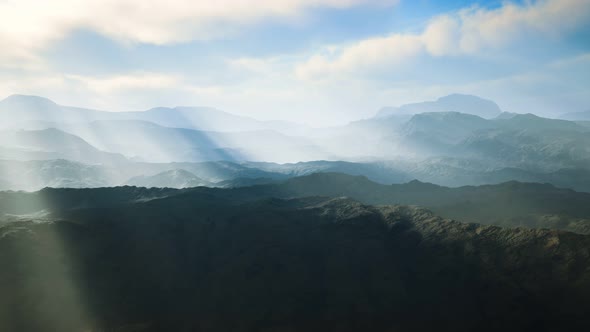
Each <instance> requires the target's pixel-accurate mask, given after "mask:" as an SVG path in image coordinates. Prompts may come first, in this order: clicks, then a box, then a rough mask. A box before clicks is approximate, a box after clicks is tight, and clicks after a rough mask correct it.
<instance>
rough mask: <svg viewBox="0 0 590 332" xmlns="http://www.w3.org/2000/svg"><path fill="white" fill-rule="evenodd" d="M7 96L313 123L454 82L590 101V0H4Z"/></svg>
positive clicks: (459, 88) (1, 81)
mask: <svg viewBox="0 0 590 332" xmlns="http://www.w3.org/2000/svg"><path fill="white" fill-rule="evenodd" d="M0 49H1V51H0V98H2V97H6V96H9V95H11V94H32V95H39V96H44V97H47V98H50V99H52V100H54V101H55V102H57V103H59V104H63V105H72V106H80V107H88V108H95V109H101V110H108V111H141V110H145V109H149V108H152V107H156V106H168V107H173V106H209V107H215V108H218V109H222V110H225V111H228V112H231V113H235V114H239V115H245V116H251V117H255V118H258V119H263V120H271V119H278V120H290V121H296V122H300V123H306V124H309V125H314V126H321V125H334V124H341V123H346V122H348V121H352V120H356V119H361V118H368V117H371V116H373V115H374V114H375V113H376V112H377V111H378V109H379V108H381V107H384V106H398V105H402V104H405V103H410V102H419V101H425V100H434V99H436V98H438V97H440V96H444V95H447V94H450V93H466V94H474V95H478V96H481V97H484V98H488V99H492V100H494V101H496V102H497V103H498V104H499V105H500V107H501V108H502V109H503V110H504V111H509V112H518V113H536V114H540V115H545V116H555V115H558V114H561V113H566V112H575V111H585V110H590V0H522V1H495V0H490V1H466V0H449V1H439V0H215V1H209V0H166V1H156V0H51V1H49V0H48V1H35V0H0Z"/></svg>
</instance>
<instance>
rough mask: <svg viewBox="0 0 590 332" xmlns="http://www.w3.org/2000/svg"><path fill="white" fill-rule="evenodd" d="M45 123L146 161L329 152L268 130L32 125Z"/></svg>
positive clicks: (287, 157) (127, 123)
mask: <svg viewBox="0 0 590 332" xmlns="http://www.w3.org/2000/svg"><path fill="white" fill-rule="evenodd" d="M43 125H46V126H50V127H53V126H55V127H57V128H59V129H60V130H63V131H66V132H68V133H71V134H74V135H77V136H79V137H81V138H83V139H84V140H86V141H88V142H89V143H90V144H92V145H94V146H96V147H98V148H99V149H102V150H104V151H109V152H113V153H120V154H123V155H125V156H127V157H129V158H132V159H133V160H136V161H145V162H203V161H219V160H227V161H240V160H265V161H276V162H288V161H299V160H314V159H322V158H323V157H326V155H327V154H326V153H325V152H324V151H323V150H321V149H319V148H318V147H317V146H315V145H314V142H313V141H311V140H309V139H307V138H303V137H296V136H288V135H284V134H280V133H278V132H276V131H272V130H258V131H241V132H227V131H224V132H215V131H202V130H194V129H186V128H170V127H165V126H161V125H158V124H156V123H153V122H149V121H140V120H117V121H113V120H109V121H92V122H88V123H77V124H54V123H46V124H42V123H37V124H36V126H37V127H42V126H43Z"/></svg>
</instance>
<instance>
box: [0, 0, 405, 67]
mask: <svg viewBox="0 0 590 332" xmlns="http://www.w3.org/2000/svg"><path fill="white" fill-rule="evenodd" d="M395 2H397V0H214V1H209V0H52V1H38V0H2V1H0V47H1V48H2V52H1V53H0V60H2V63H4V64H6V63H11V64H13V65H15V66H16V65H18V64H26V63H28V62H31V61H35V62H39V61H41V59H39V58H37V54H38V52H39V50H41V49H43V48H44V47H46V46H47V45H48V44H50V43H51V42H53V41H56V40H59V39H61V38H63V37H64V36H66V35H67V34H68V33H70V32H71V31H73V30H76V29H90V30H93V31H95V32H98V33H100V34H103V35H105V36H108V37H110V38H113V39H116V40H119V41H122V42H131V43H149V44H158V45H161V44H170V43H178V42H185V41H190V40H195V39H211V38H216V37H219V36H221V35H224V34H225V33H228V32H232V31H236V30H238V29H239V28H240V27H242V26H244V25H248V24H253V23H258V22H260V21H262V20H265V19H273V18H278V19H295V18H297V17H300V16H301V15H303V14H304V13H305V12H306V11H307V10H310V9H313V8H316V7H330V8H347V7H351V6H355V5H361V4H371V5H390V4H394V3H395Z"/></svg>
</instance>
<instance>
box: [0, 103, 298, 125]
mask: <svg viewBox="0 0 590 332" xmlns="http://www.w3.org/2000/svg"><path fill="white" fill-rule="evenodd" d="M107 120H110V121H114V120H139V121H149V122H153V123H156V124H159V125H162V126H166V127H175V128H188V129H197V130H208V131H253V130H273V129H276V130H280V131H281V132H288V133H292V134H302V133H305V132H306V130H308V128H307V127H305V126H303V125H300V124H296V123H290V122H286V121H259V120H255V119H252V118H248V117H243V116H238V115H234V114H231V113H227V112H224V111H220V110H217V109H214V108H209V107H174V108H167V107H157V108H153V109H150V110H147V111H138V112H105V111H97V110H91V109H84V108H77V107H69V106H62V105H58V104H56V103H54V102H53V101H51V100H49V99H47V98H43V97H37V96H25V95H12V96H9V97H8V98H6V99H4V100H2V101H0V128H2V127H4V128H6V127H9V126H11V127H12V128H14V126H25V127H26V126H30V125H32V124H34V123H43V122H45V123H54V124H72V123H84V122H92V121H107Z"/></svg>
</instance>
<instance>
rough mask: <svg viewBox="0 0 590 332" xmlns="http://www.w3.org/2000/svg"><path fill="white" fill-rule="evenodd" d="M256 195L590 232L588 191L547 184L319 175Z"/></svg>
mask: <svg viewBox="0 0 590 332" xmlns="http://www.w3.org/2000/svg"><path fill="white" fill-rule="evenodd" d="M236 192H239V193H243V195H244V197H246V195H247V194H246V193H247V192H248V193H249V192H250V190H249V189H248V188H238V189H236ZM252 192H256V193H258V195H261V196H260V197H282V198H288V197H306V196H328V197H340V196H346V197H350V198H353V199H355V200H359V201H361V202H363V203H367V204H403V205H419V206H423V207H426V208H429V209H431V210H433V211H434V212H435V213H437V214H440V215H441V216H443V217H446V218H453V219H458V220H461V221H466V222H479V223H484V224H496V225H502V226H508V227H516V226H527V227H534V228H543V227H546V228H557V229H566V230H570V231H574V232H579V233H584V234H590V193H579V192H575V191H572V190H569V189H559V188H555V187H553V186H551V185H548V184H534V183H519V182H506V183H502V184H497V185H486V186H477V187H469V186H467V187H460V188H448V187H442V186H437V185H434V184H428V183H423V182H419V181H412V182H408V183H406V184H393V185H381V184H377V183H374V182H372V181H369V180H368V179H367V178H366V177H363V176H350V175H345V174H338V173H317V174H312V175H309V176H304V177H296V178H293V179H289V180H287V181H286V182H284V183H282V184H277V185H268V186H266V187H264V189H263V187H260V188H259V189H257V190H252ZM250 195H251V194H250Z"/></svg>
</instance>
